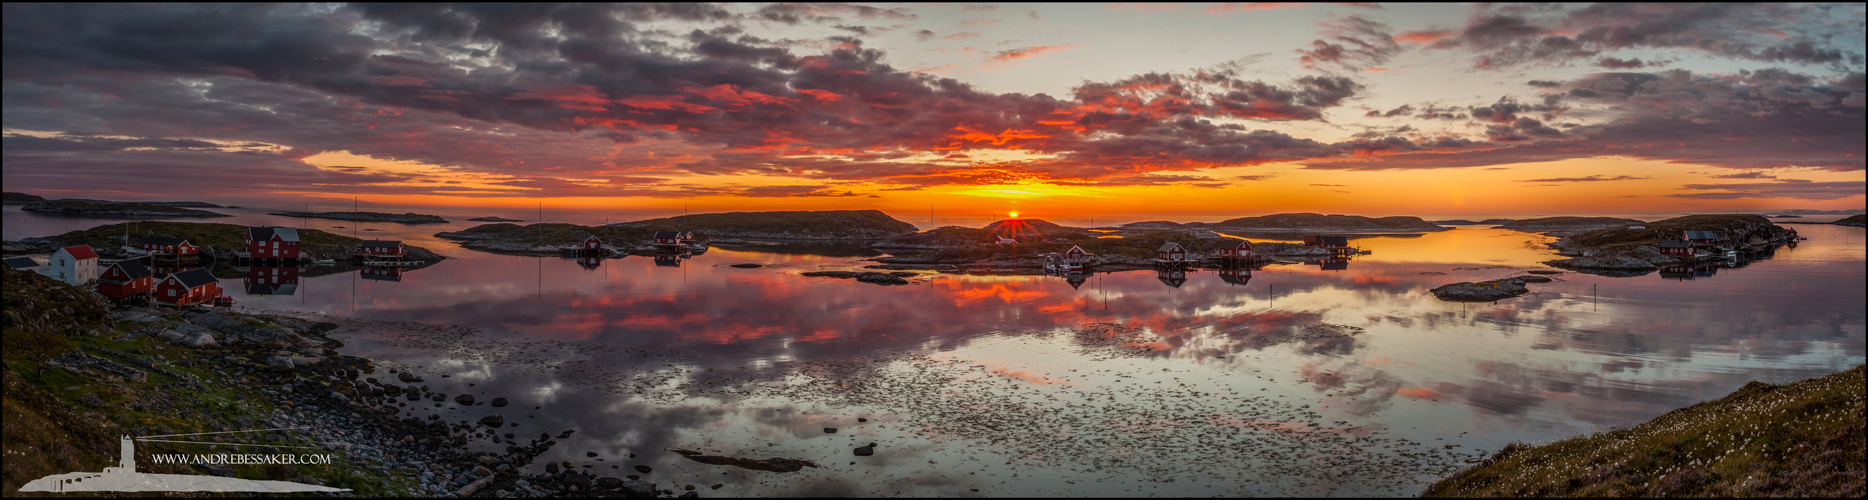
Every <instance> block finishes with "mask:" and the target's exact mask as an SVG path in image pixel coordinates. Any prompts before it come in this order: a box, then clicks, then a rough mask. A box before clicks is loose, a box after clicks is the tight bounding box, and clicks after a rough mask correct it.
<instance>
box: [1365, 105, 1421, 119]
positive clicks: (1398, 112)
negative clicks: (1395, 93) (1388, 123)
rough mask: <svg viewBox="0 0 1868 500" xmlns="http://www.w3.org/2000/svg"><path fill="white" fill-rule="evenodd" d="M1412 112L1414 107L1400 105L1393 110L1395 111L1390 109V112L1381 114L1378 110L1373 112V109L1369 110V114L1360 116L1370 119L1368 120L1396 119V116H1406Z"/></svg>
mask: <svg viewBox="0 0 1868 500" xmlns="http://www.w3.org/2000/svg"><path fill="white" fill-rule="evenodd" d="M1413 112H1414V106H1411V105H1407V104H1402V105H1401V107H1398V108H1395V109H1391V110H1388V111H1386V112H1383V111H1380V110H1373V109H1371V110H1369V112H1368V113H1365V114H1363V115H1362V116H1365V117H1370V118H1376V117H1380V118H1392V117H1396V116H1405V115H1407V114H1408V113H1413Z"/></svg>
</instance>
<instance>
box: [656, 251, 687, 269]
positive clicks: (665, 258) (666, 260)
mask: <svg viewBox="0 0 1868 500" xmlns="http://www.w3.org/2000/svg"><path fill="white" fill-rule="evenodd" d="M655 265H657V266H662V267H681V255H678V254H672V253H665V254H656V255H655Z"/></svg>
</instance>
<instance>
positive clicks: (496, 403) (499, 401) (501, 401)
mask: <svg viewBox="0 0 1868 500" xmlns="http://www.w3.org/2000/svg"><path fill="white" fill-rule="evenodd" d="M501 406H506V398H493V407H494V408H499V407H501Z"/></svg>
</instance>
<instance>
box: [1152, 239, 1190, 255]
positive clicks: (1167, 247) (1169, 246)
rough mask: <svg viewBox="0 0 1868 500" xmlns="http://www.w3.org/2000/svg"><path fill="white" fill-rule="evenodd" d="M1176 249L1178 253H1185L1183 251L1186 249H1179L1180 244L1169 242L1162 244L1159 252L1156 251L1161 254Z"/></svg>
mask: <svg viewBox="0 0 1868 500" xmlns="http://www.w3.org/2000/svg"><path fill="white" fill-rule="evenodd" d="M1176 249H1179V250H1180V251H1183V252H1185V251H1187V250H1186V249H1184V248H1181V247H1180V244H1179V243H1175V242H1172V241H1170V242H1167V243H1162V244H1161V249H1160V250H1158V251H1161V252H1170V251H1174V250H1176Z"/></svg>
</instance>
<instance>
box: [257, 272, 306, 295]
mask: <svg viewBox="0 0 1868 500" xmlns="http://www.w3.org/2000/svg"><path fill="white" fill-rule="evenodd" d="M245 281H246V293H247V295H292V294H295V293H298V268H297V267H292V266H255V267H251V268H248V269H247V270H246V277H245Z"/></svg>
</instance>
